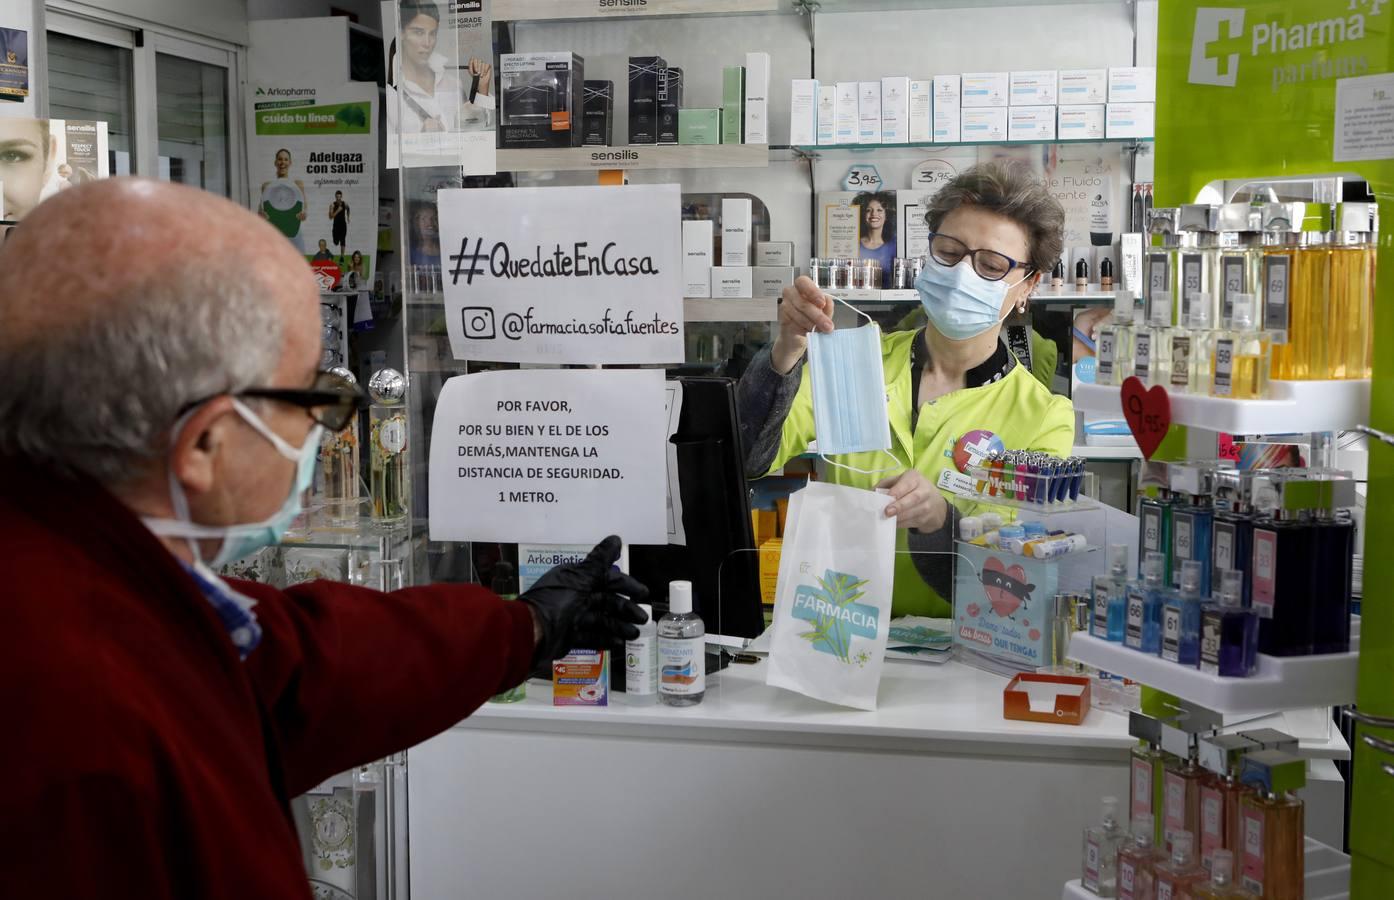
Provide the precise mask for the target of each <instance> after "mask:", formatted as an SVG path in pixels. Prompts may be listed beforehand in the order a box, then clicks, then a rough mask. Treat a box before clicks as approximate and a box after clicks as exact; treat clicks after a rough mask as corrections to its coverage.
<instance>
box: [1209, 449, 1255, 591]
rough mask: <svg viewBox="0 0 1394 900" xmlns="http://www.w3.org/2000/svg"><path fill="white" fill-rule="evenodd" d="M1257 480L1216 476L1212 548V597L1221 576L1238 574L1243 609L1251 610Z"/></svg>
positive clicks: (1246, 476)
mask: <svg viewBox="0 0 1394 900" xmlns="http://www.w3.org/2000/svg"><path fill="white" fill-rule="evenodd" d="M1253 500H1254V478H1253V476H1252V474H1250V473H1249V472H1238V471H1234V470H1228V471H1224V470H1222V471H1220V472H1217V473H1215V521H1214V525H1213V526H1212V527H1213V533H1212V535H1211V542H1210V543H1211V548H1210V560H1211V567H1210V593H1211V595H1212V596H1213V595H1214V593H1215V588H1216V587H1217V586H1218V585H1219V584H1220V575H1221V573H1223V572H1226V571H1229V570H1231V569H1232V570H1235V571H1237V572H1239V573H1240V575H1241V582H1242V588H1243V590H1242V591H1241V600H1242V603H1241V604H1240V605H1242V606H1244V607H1248V605H1249V594H1250V591H1251V589H1252V581H1251V579H1250V578H1249V571H1250V569H1251V568H1252V564H1253V556H1254V506H1253Z"/></svg>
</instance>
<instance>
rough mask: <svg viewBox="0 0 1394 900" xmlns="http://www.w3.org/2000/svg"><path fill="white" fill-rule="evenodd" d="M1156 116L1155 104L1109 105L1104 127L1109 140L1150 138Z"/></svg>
mask: <svg viewBox="0 0 1394 900" xmlns="http://www.w3.org/2000/svg"><path fill="white" fill-rule="evenodd" d="M1156 114H1157V105H1156V104H1155V103H1110V104H1108V111H1107V117H1108V120H1107V123H1106V124H1105V126H1104V130H1105V132H1106V136H1107V137H1109V138H1150V137H1152V130H1153V124H1154V120H1155V118H1156Z"/></svg>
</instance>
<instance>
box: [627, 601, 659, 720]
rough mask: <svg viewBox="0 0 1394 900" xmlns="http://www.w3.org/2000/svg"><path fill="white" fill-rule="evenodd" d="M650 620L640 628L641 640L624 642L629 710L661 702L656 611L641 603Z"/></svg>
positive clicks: (640, 605)
mask: <svg viewBox="0 0 1394 900" xmlns="http://www.w3.org/2000/svg"><path fill="white" fill-rule="evenodd" d="M639 608H640V609H642V610H643V611H644V614H645V615H647V616H648V617H649V620H648V621H647V622H645V623H644V624H643V625H640V626H639V636H638V637H637V638H635V639H634V640H632V641H625V642H624V697H625V701H626V702H627V703H628V704H629V705H630V706H652V705H653V704H655V703H657V702H658V626H657V625H656V624H654V621H653V607H652V606H649V605H648V604H647V603H640V604H639Z"/></svg>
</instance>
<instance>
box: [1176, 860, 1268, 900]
mask: <svg viewBox="0 0 1394 900" xmlns="http://www.w3.org/2000/svg"><path fill="white" fill-rule="evenodd" d="M1191 898H1192V900H1258V894H1255V893H1253V892H1252V891H1246V890H1244V888H1242V887H1240V886H1239V885H1238V884H1236V883H1235V881H1234V854H1233V853H1231V852H1230V851H1228V850H1216V851H1215V861H1214V864H1213V865H1211V867H1210V880H1209V881H1204V882H1201V883H1200V884H1197V885H1196V886H1195V887H1192V888H1191Z"/></svg>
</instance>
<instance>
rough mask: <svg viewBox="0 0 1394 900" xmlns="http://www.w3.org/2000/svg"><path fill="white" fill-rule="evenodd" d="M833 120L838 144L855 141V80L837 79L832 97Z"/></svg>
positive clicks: (853, 142) (856, 130)
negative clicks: (835, 93)
mask: <svg viewBox="0 0 1394 900" xmlns="http://www.w3.org/2000/svg"><path fill="white" fill-rule="evenodd" d="M833 103H834V106H833V121H834V122H835V123H836V126H837V131H836V134H835V135H834V137H835V138H836V142H837V143H839V144H855V143H856V142H857V134H858V125H857V82H855V81H839V82H838V83H837V95H836V96H835V97H834V99H833Z"/></svg>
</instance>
